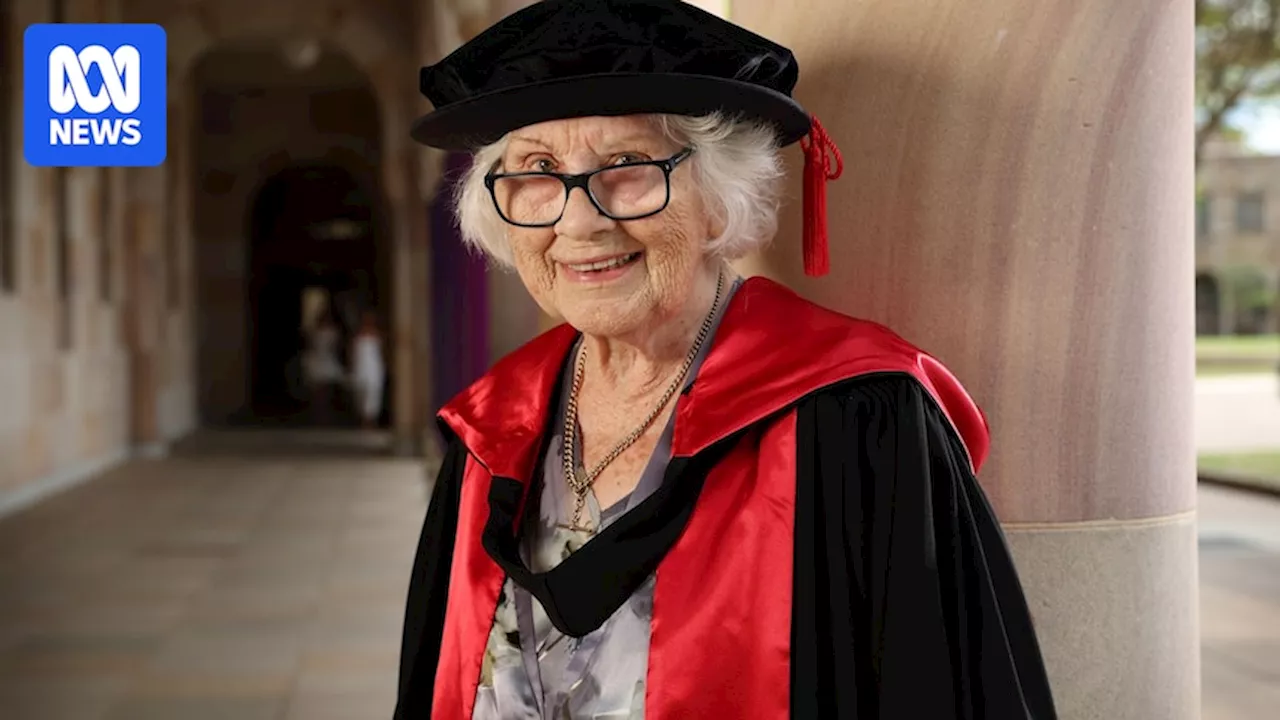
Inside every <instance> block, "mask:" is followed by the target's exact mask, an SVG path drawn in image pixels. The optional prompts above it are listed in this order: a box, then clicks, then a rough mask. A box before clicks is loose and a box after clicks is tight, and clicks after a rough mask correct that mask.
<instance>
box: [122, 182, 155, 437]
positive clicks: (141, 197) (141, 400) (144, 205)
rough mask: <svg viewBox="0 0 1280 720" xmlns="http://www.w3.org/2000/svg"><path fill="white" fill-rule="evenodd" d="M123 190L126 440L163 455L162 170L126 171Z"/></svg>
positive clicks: (123, 318) (123, 333)
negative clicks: (127, 379) (127, 414)
mask: <svg viewBox="0 0 1280 720" xmlns="http://www.w3.org/2000/svg"><path fill="white" fill-rule="evenodd" d="M125 172H126V173H127V178H126V188H127V193H128V194H127V202H126V203H125V222H124V237H123V239H122V242H121V247H122V248H123V252H124V286H123V287H122V288H121V290H122V297H121V300H122V302H123V312H121V313H120V319H121V322H122V323H123V327H122V333H121V334H122V336H123V337H124V339H125V344H126V346H127V347H128V363H129V375H128V376H129V392H128V394H127V398H128V403H129V409H130V423H129V425H130V427H129V438H130V445H131V446H132V447H133V448H134V450H135V452H138V453H140V454H143V455H155V454H162V453H163V452H164V444H163V438H162V435H161V432H160V415H159V411H160V406H159V398H160V372H159V365H160V351H161V347H160V337H161V327H160V326H161V317H162V309H163V308H164V305H165V296H164V257H163V255H162V251H163V249H162V247H161V243H160V239H161V232H162V227H163V222H164V214H163V212H162V205H161V203H162V202H163V200H162V198H163V197H164V193H163V189H162V188H161V186H160V178H161V173H162V172H163V166H162V167H161V168H129V169H128V170H126V171H125Z"/></svg>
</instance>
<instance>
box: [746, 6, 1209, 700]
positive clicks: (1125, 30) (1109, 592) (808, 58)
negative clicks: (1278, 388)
mask: <svg viewBox="0 0 1280 720" xmlns="http://www.w3.org/2000/svg"><path fill="white" fill-rule="evenodd" d="M731 9H732V17H733V19H734V20H736V21H738V22H740V23H742V24H744V25H745V26H747V27H748V28H751V29H753V30H755V31H756V32H760V33H762V34H764V35H767V36H769V37H771V38H774V39H776V40H778V41H779V42H782V43H784V44H786V45H788V46H790V47H792V48H793V49H794V50H795V51H796V53H797V56H798V58H799V61H800V68H801V73H800V74H801V80H800V87H799V90H798V97H799V99H800V100H801V102H803V103H804V104H805V106H806V107H807V108H808V109H809V110H810V111H811V112H813V113H815V114H817V115H818V116H819V117H820V118H821V119H822V121H823V123H824V124H825V126H826V127H827V129H828V131H829V132H830V134H831V136H832V137H833V138H834V139H835V141H836V142H837V143H838V144H839V145H840V147H841V149H842V150H843V154H844V160H845V172H844V177H843V178H841V179H840V180H838V181H836V182H834V183H832V184H830V185H829V193H830V195H831V197H830V198H829V199H828V206H829V208H830V211H829V212H830V228H831V234H832V260H831V265H832V272H831V274H830V275H829V276H828V277H826V278H822V279H818V280H809V279H806V278H804V277H803V276H802V273H801V253H800V250H799V241H798V238H799V227H800V226H799V207H798V205H799V203H798V202H793V203H791V204H790V206H789V207H788V208H787V212H786V215H785V217H784V221H783V226H782V231H781V233H780V236H779V239H778V242H777V243H776V244H775V246H774V247H773V248H772V249H771V250H770V251H769V253H768V254H766V255H765V256H763V257H760V258H755V259H753V260H752V261H750V262H747V263H744V266H745V267H748V268H752V269H755V270H757V271H760V272H763V273H766V274H769V275H771V276H774V277H777V278H780V279H782V280H783V281H785V282H788V283H789V284H791V285H793V286H794V287H796V288H797V289H799V290H800V291H801V292H803V293H804V294H806V295H807V296H809V297H812V298H814V299H815V300H817V301H819V302H821V303H823V304H825V305H828V306H831V307H833V308H837V309H839V310H842V311H844V312H847V313H850V314H854V315H859V316H862V317H867V318H870V319H873V320H877V321H880V322H884V323H886V324H888V325H889V326H891V327H893V328H894V329H895V330H897V331H898V332H900V333H902V334H903V335H904V336H906V337H907V338H909V339H911V340H912V341H914V342H915V343H917V344H918V345H920V346H922V347H924V348H925V349H927V350H929V351H930V352H932V353H934V354H935V355H937V356H939V357H940V358H941V359H942V360H943V361H944V362H945V363H947V364H948V365H949V366H950V367H951V368H952V369H953V370H954V371H955V372H956V373H957V374H958V376H959V377H960V379H961V380H962V381H963V382H964V383H965V385H966V386H967V387H968V388H969V389H970V391H971V392H972V393H973V394H974V396H975V397H976V399H977V400H978V402H979V403H980V404H981V405H982V406H983V408H984V409H985V410H986V412H987V413H988V415H989V418H990V421H991V426H992V432H993V448H992V457H991V460H990V463H989V464H988V465H987V467H986V468H985V469H984V471H983V473H982V477H981V482H982V484H983V486H984V487H985V489H986V491H987V493H988V494H989V496H990V497H991V499H992V501H993V503H994V505H995V507H996V510H997V513H998V514H999V516H1000V518H1001V519H1002V521H1003V522H1004V523H1005V526H1006V529H1007V531H1008V536H1009V541H1010V543H1011V544H1012V546H1013V549H1014V552H1015V554H1016V557H1017V563H1018V567H1019V569H1020V572H1021V576H1022V579H1023V582H1024V585H1025V587H1026V590H1027V593H1028V598H1029V601H1030V604H1031V608H1032V612H1033V614H1034V617H1035V622H1036V625H1037V627H1038V631H1039V634H1040V637H1041V640H1042V643H1043V647H1044V652H1045V655H1046V660H1047V663H1048V667H1049V672H1050V675H1051V677H1052V680H1053V685H1054V690H1055V695H1056V697H1057V701H1058V706H1059V710H1060V715H1061V717H1063V718H1126V719H1128V720H1190V719H1192V718H1197V717H1199V713H1200V692H1199V687H1200V679H1199V676H1200V675H1199V633H1198V607H1197V595H1198V592H1197V564H1196V563H1197V545H1196V529H1195V513H1194V510H1195V458H1194V449H1193V427H1192V386H1193V380H1194V356H1193V335H1194V324H1193V318H1194V312H1193V309H1194V301H1193V286H1192V282H1191V280H1192V277H1193V263H1194V258H1193V252H1194V243H1193V241H1192V232H1193V203H1192V198H1193V169H1192V143H1191V135H1192V132H1191V130H1192V78H1193V58H1194V53H1193V42H1192V41H1193V37H1192V27H1193V23H1192V3H1191V2H1190V0H1172V1H1171V2H1155V1H1154V0H1134V1H1133V2H1125V3H1114V2H1109V1H1108V0H1081V1H1080V2H1067V1H1065V0H993V2H989V3H979V4H972V3H967V4H962V3H956V2H951V1H950V0H904V1H903V2H894V3H871V2H864V3H849V2H842V1H841V0H799V2H798V5H795V6H792V5H784V4H782V3H778V2H774V0H734V2H733V3H732V5H731ZM788 157H789V159H790V161H791V174H792V179H793V186H792V188H791V192H790V197H792V198H799V197H800V182H799V172H798V171H799V169H800V158H801V153H800V150H799V148H792V149H790V150H789V152H788Z"/></svg>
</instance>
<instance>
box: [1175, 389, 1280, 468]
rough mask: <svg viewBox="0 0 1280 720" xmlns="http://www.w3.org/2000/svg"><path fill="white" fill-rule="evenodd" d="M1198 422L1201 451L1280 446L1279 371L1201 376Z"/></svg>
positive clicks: (1197, 434) (1199, 449)
mask: <svg viewBox="0 0 1280 720" xmlns="http://www.w3.org/2000/svg"><path fill="white" fill-rule="evenodd" d="M1195 425H1196V449H1197V450H1198V451H1200V452H1230V451H1235V450H1268V449H1276V448H1280V380H1278V379H1277V375H1276V373H1269V374H1267V375H1239V376H1235V375H1228V376H1223V377H1208V378H1198V379H1197V380H1196V419H1195Z"/></svg>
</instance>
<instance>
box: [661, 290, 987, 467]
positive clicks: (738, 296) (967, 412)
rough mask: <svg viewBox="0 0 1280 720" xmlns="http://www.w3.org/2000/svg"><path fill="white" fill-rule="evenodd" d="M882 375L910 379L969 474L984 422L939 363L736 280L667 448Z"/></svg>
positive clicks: (783, 294) (700, 441)
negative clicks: (947, 423) (956, 438)
mask: <svg viewBox="0 0 1280 720" xmlns="http://www.w3.org/2000/svg"><path fill="white" fill-rule="evenodd" d="M881 372H896V373H907V374H909V375H911V376H913V377H915V378H916V379H917V380H919V381H920V382H921V384H923V385H924V386H925V388H926V389H927V390H928V391H929V392H930V394H931V395H932V396H933V398H934V400H935V401H936V402H937V403H938V405H939V407H940V408H941V409H942V411H943V412H944V413H945V414H946V415H947V417H948V418H949V419H950V420H951V422H952V424H953V425H954V426H955V427H956V429H957V431H958V433H959V435H960V437H961V439H962V441H963V442H964V444H965V446H966V448H967V449H968V452H969V456H970V459H971V462H972V464H973V466H974V469H975V470H977V469H980V468H981V466H982V463H983V461H984V460H985V459H986V456H987V448H988V445H989V436H988V432H987V424H986V419H985V418H984V417H983V415H982V412H981V411H980V410H979V409H978V407H977V405H975V404H974V402H973V400H972V399H970V397H969V395H968V394H967V393H966V392H965V390H964V388H963V387H961V385H960V383H959V382H958V381H957V380H956V378H955V377H954V376H953V375H952V374H951V373H950V372H949V371H948V370H947V369H946V368H945V367H943V366H942V364H941V363H939V362H938V361H937V360H935V359H933V358H932V357H930V356H929V355H928V354H926V353H924V352H922V351H921V350H919V349H918V348H916V347H915V346H913V345H911V344H910V343H908V342H907V341H906V340H903V339H902V338H901V337H899V336H898V335H896V334H894V333H893V332H892V331H891V330H889V329H888V328H885V327H884V326H882V325H878V324H876V323H873V322H869V321H866V320H858V319H855V318H851V317H848V316H846V315H841V314H840V313H837V312H834V311H831V310H828V309H826V308H823V307H821V306H818V305H815V304H813V303H811V302H809V301H808V300H805V299H804V298H802V297H800V296H799V295H797V294H795V293H794V292H792V291H791V290H789V289H787V288H785V287H783V286H781V285H779V284H778V283H775V282H773V281H772V280H769V279H767V278H762V277H753V278H750V279H748V280H747V281H746V282H744V283H743V285H742V287H740V288H739V289H738V292H737V293H735V294H734V297H733V301H732V302H731V303H730V304H729V307H728V308H727V309H726V310H725V314H724V317H723V319H722V320H721V321H720V328H719V329H718V330H717V331H716V336H715V339H714V340H713V342H712V346H711V350H710V351H709V353H708V355H707V359H706V361H705V362H704V363H703V365H702V368H701V369H700V370H699V371H698V378H697V380H696V382H695V383H694V386H693V390H692V392H690V393H689V395H688V396H686V397H684V398H682V399H681V403H680V405H679V407H678V409H677V412H678V413H679V415H678V416H677V422H676V430H675V437H674V439H673V443H672V450H673V452H674V453H675V454H676V455H677V456H682V457H688V456H692V455H695V454H697V453H699V452H701V451H702V450H704V449H706V448H707V447H709V446H710V445H712V444H713V443H715V442H716V441H718V440H720V439H721V438H724V437H728V436H729V435H731V434H733V433H734V432H737V431H738V430H741V429H742V428H745V427H748V426H750V425H752V424H753V423H756V422H758V421H760V420H762V419H764V418H766V417H768V416H769V415H772V414H773V413H776V412H778V411H780V410H782V409H783V408H785V407H787V406H788V405H790V404H791V403H793V402H795V401H796V400H799V399H800V398H802V397H804V396H805V395H808V394H809V393H811V392H814V391H815V390H819V389H821V388H823V387H827V386H829V385H833V384H835V383H838V382H840V381H842V380H847V379H850V378H854V377H857V376H859V375H867V374H871V373H881Z"/></svg>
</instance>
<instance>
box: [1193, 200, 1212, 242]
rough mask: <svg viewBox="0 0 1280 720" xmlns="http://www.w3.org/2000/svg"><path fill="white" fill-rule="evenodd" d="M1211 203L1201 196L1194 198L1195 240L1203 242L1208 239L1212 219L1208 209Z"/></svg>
mask: <svg viewBox="0 0 1280 720" xmlns="http://www.w3.org/2000/svg"><path fill="white" fill-rule="evenodd" d="M1210 207H1212V203H1211V202H1210V200H1209V198H1207V197H1204V196H1201V197H1198V198H1196V239H1198V240H1204V239H1207V238H1208V237H1209V234H1210V232H1211V230H1212V227H1213V218H1212V216H1211V215H1210V214H1209V208H1210Z"/></svg>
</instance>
